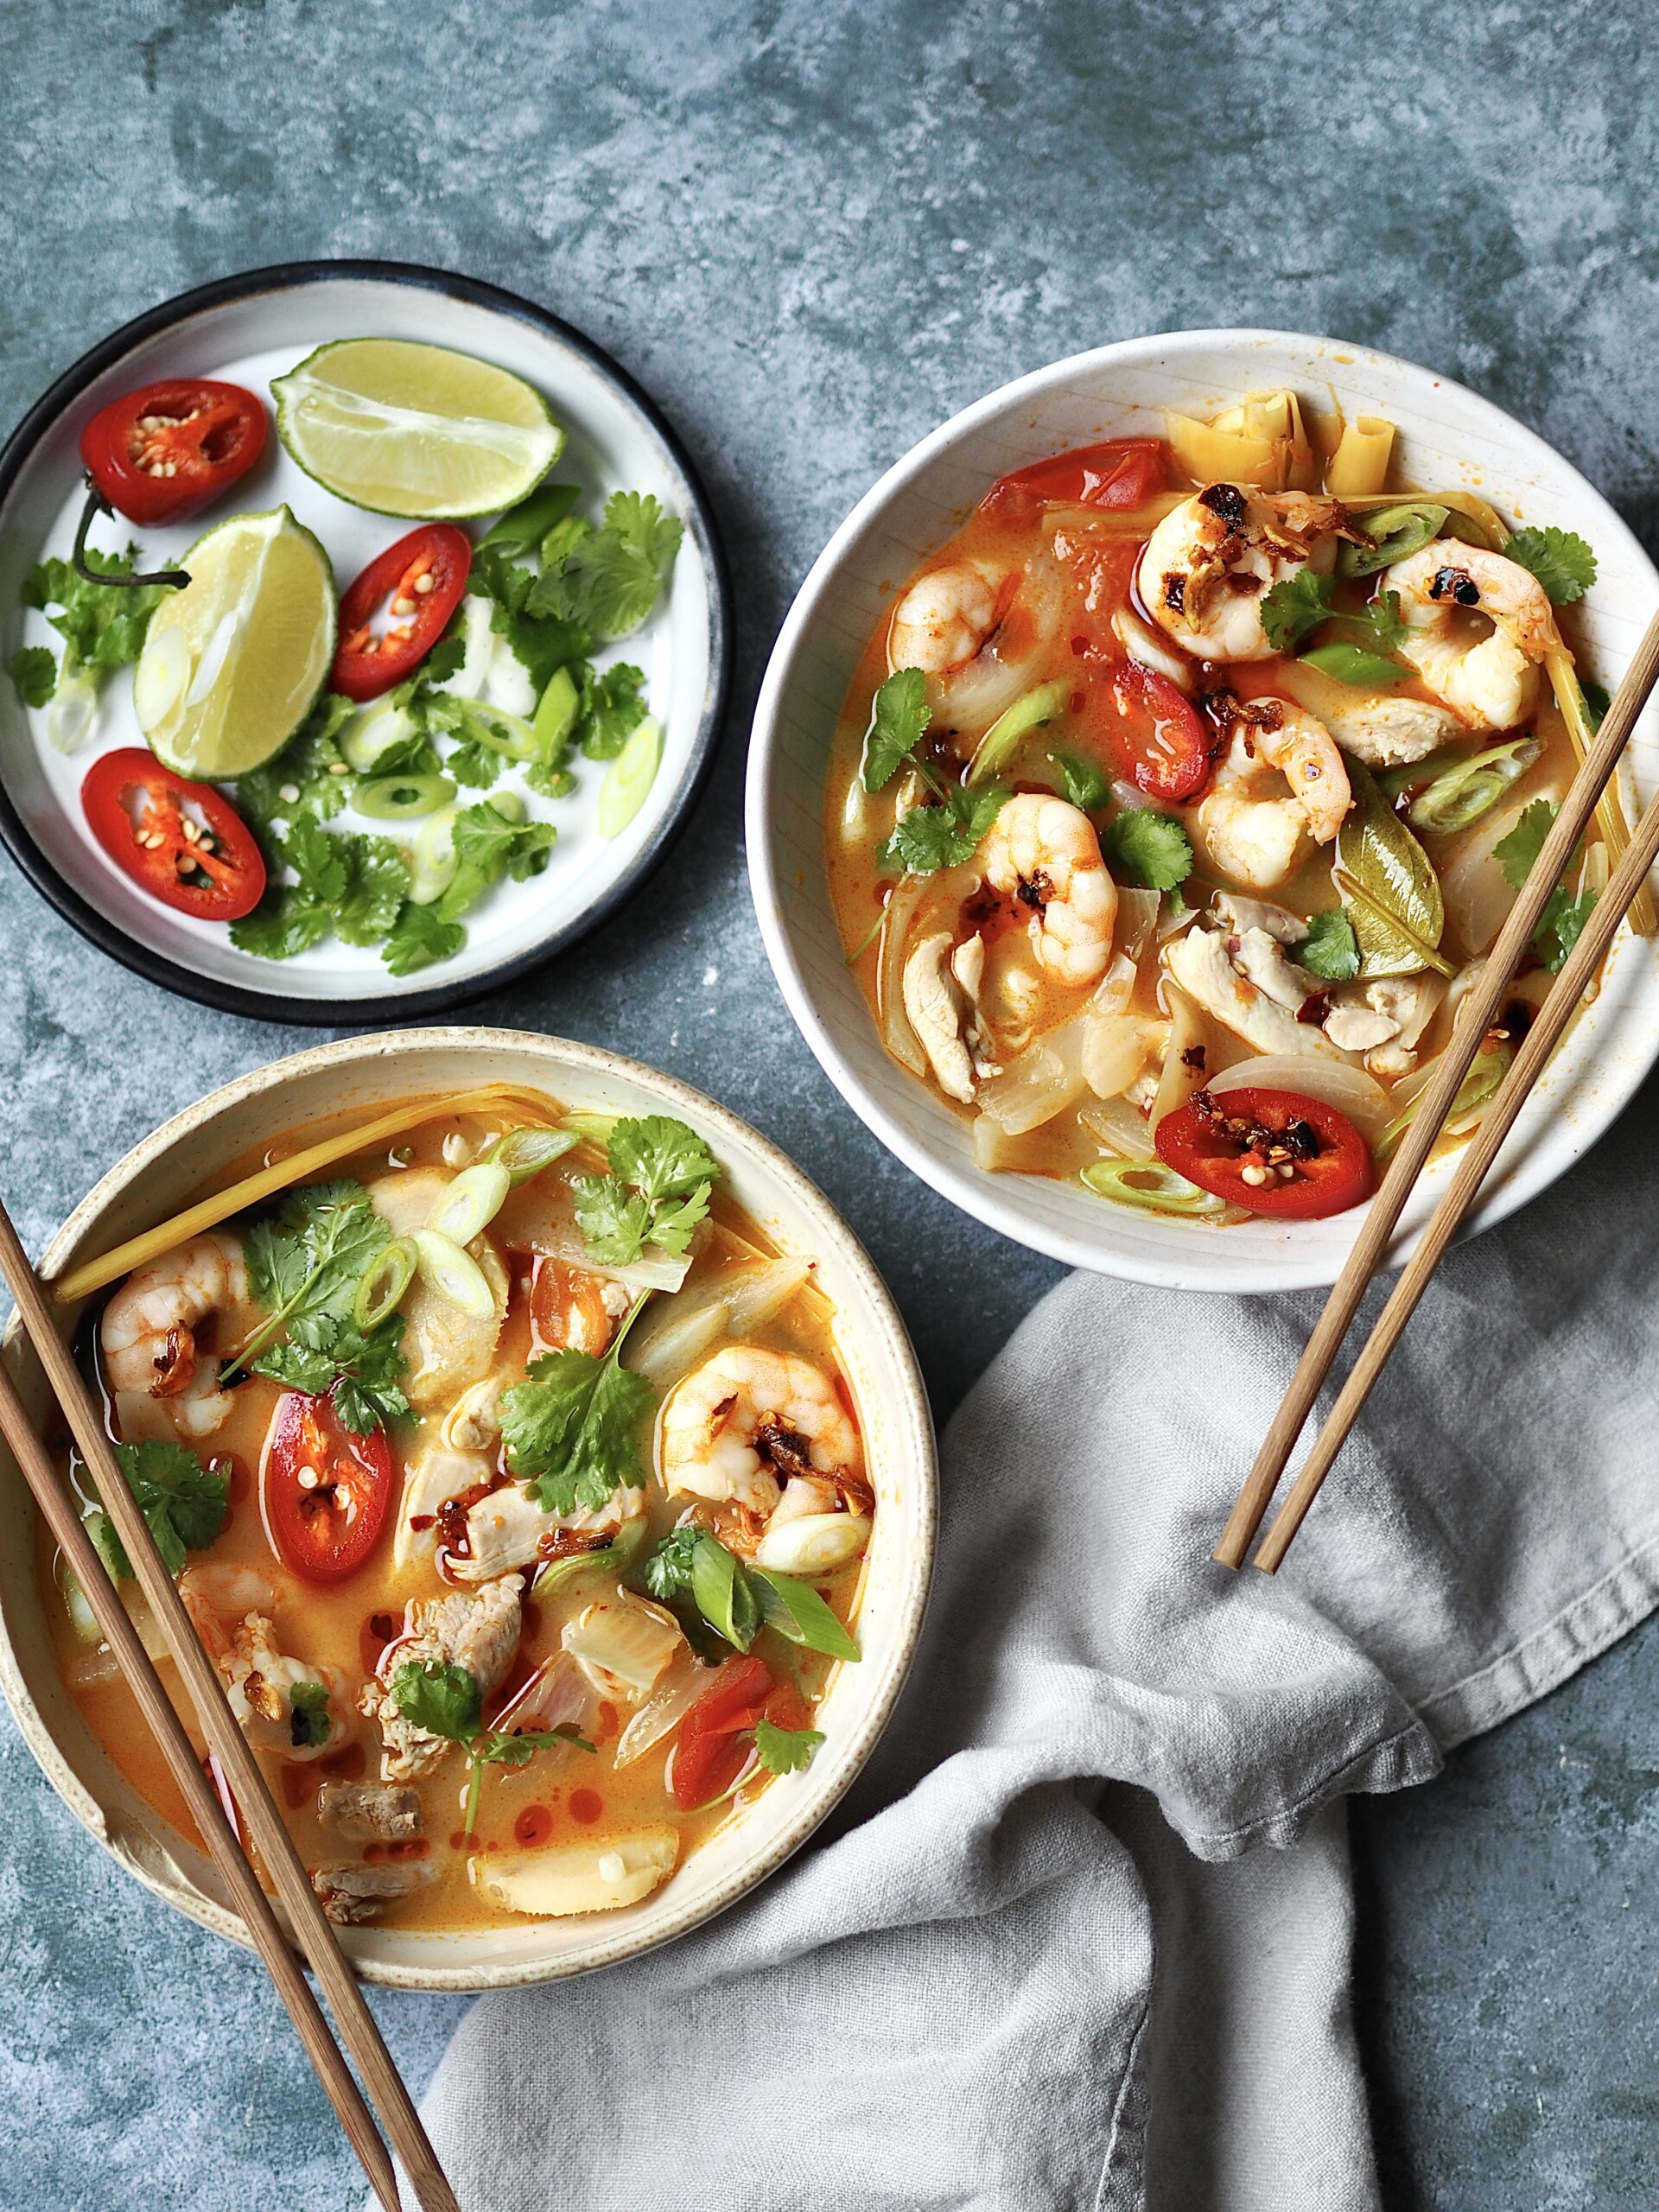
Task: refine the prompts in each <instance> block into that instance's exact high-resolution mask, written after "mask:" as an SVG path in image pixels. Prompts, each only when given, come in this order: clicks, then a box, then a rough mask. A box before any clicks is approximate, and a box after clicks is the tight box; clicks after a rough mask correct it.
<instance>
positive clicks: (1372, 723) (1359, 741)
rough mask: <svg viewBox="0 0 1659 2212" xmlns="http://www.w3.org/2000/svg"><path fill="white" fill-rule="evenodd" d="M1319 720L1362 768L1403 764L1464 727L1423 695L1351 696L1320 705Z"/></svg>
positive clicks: (1432, 749) (1447, 742) (1436, 748)
mask: <svg viewBox="0 0 1659 2212" xmlns="http://www.w3.org/2000/svg"><path fill="white" fill-rule="evenodd" d="M1320 720H1321V721H1323V722H1324V723H1325V727H1326V728H1327V729H1328V730H1329V731H1330V733H1331V734H1332V737H1334V738H1335V739H1336V741H1337V743H1338V745H1339V746H1340V747H1342V749H1343V751H1344V753H1352V754H1353V756H1354V758H1355V760H1363V762H1364V763H1365V766H1367V767H1368V768H1408V767H1409V766H1411V765H1412V763H1413V762H1414V761H1416V760H1427V758H1428V756H1429V754H1430V753H1435V752H1438V751H1439V750H1440V747H1441V746H1443V745H1455V744H1456V743H1457V741H1458V740H1459V738H1460V737H1467V736H1468V735H1469V732H1468V731H1467V730H1466V729H1465V728H1464V726H1463V724H1462V723H1461V722H1460V721H1459V720H1458V718H1457V716H1456V715H1454V714H1451V713H1449V712H1448V711H1447V710H1446V708H1444V707H1433V706H1430V705H1429V703H1428V702H1427V700H1424V699H1389V698H1382V699H1356V700H1353V701H1343V702H1338V704H1337V705H1336V706H1334V707H1328V708H1325V709H1323V710H1322V711H1321V714H1320Z"/></svg>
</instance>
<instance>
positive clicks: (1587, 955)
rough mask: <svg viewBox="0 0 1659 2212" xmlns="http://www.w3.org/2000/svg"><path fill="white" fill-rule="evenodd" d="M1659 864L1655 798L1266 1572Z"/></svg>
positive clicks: (1424, 1247) (1271, 1549) (1386, 1320)
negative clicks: (1642, 890)
mask: <svg viewBox="0 0 1659 2212" xmlns="http://www.w3.org/2000/svg"><path fill="white" fill-rule="evenodd" d="M1656 858H1659V798H1656V799H1655V801H1654V803H1653V804H1652V805H1651V806H1650V807H1649V809H1648V810H1647V812H1646V813H1645V814H1644V815H1643V817H1642V819H1641V820H1640V822H1638V823H1637V826H1636V829H1635V831H1634V833H1633V834H1632V836H1631V837H1630V842H1628V844H1627V845H1626V846H1625V848H1624V855H1623V857H1622V858H1621V860H1620V861H1619V864H1618V867H1617V868H1615V869H1614V871H1613V873H1612V874H1611V876H1610V877H1609V878H1608V880H1607V887H1606V889H1605V891H1604V892H1603V893H1602V894H1601V896H1600V898H1599V899H1597V901H1596V904H1595V906H1594V907H1593V908H1592V910H1591V916H1590V919H1589V920H1588V921H1587V922H1586V924H1585V925H1584V928H1583V930H1582V931H1581V932H1580V937H1579V941H1578V943H1577V944H1575V945H1574V946H1573V950H1572V951H1571V952H1570V953H1569V954H1568V955H1567V959H1566V960H1565V961H1564V962H1563V963H1562V966H1561V972H1560V975H1559V976H1557V977H1556V979H1555V982H1554V986H1553V988H1551V990H1550V993H1549V995H1548V998H1547V999H1546V1000H1545V1001H1544V1003H1543V1006H1542V1007H1541V1009H1540V1010H1539V1014H1538V1016H1537V1019H1536V1020H1535V1021H1534V1023H1533V1025H1532V1027H1531V1028H1530V1029H1529V1031H1528V1032H1527V1034H1526V1037H1525V1039H1523V1041H1522V1046H1521V1050H1520V1051H1519V1052H1517V1053H1516V1057H1515V1060H1514V1063H1513V1065H1511V1067H1510V1071H1509V1073H1508V1074H1507V1075H1506V1076H1505V1077H1504V1078H1503V1083H1502V1084H1501V1085H1500V1086H1499V1088H1498V1091H1497V1096H1496V1097H1495V1098H1494V1099H1493V1100H1492V1103H1491V1105H1490V1106H1489V1107H1487V1109H1486V1110H1485V1112H1484V1114H1483V1115H1482V1116H1481V1121H1480V1126H1479V1128H1478V1129H1477V1130H1476V1132H1475V1134H1474V1135H1473V1136H1471V1139H1470V1140H1469V1142H1468V1144H1467V1145H1466V1146H1465V1147H1464V1151H1463V1156H1462V1158H1461V1159H1460V1160H1459V1162H1458V1171H1457V1173H1456V1174H1455V1175H1454V1176H1453V1177H1452V1182H1451V1185H1450V1187H1449V1188H1448V1189H1447V1191H1446V1195H1445V1197H1444V1198H1442V1199H1441V1200H1440V1204H1439V1205H1438V1206H1436V1207H1435V1209H1434V1212H1433V1218H1432V1219H1431V1220H1430V1222H1429V1224H1428V1227H1427V1229H1426V1230H1424V1232H1423V1236H1422V1241H1421V1243H1419V1245H1418V1247H1417V1249H1416V1250H1415V1251H1414V1253H1413V1254H1412V1255H1411V1261H1410V1264H1409V1265H1408V1267H1406V1268H1404V1269H1403V1271H1402V1274H1401V1276H1400V1280H1399V1281H1398V1282H1397V1283H1395V1287H1394V1289H1393V1290H1392V1292H1391V1293H1390V1294H1389V1300H1388V1303H1387V1304H1386V1305H1385V1306H1383V1311H1382V1313H1380V1314H1379V1315H1378V1316H1377V1319H1376V1327H1375V1328H1374V1329H1373V1330H1372V1331H1371V1333H1370V1336H1369V1337H1368V1338H1367V1339H1366V1341H1365V1345H1364V1348H1363V1351H1361V1353H1360V1355H1359V1357H1358V1358H1357V1360H1356V1361H1355V1362H1354V1365H1353V1368H1352V1370H1351V1373H1350V1374H1349V1376H1348V1378H1347V1380H1346V1381H1345V1382H1344V1384H1343V1386H1342V1389H1341V1390H1340V1392H1339V1393H1338V1397H1337V1402H1336V1404H1335V1405H1334V1406H1333V1407H1332V1409H1331V1413H1330V1416H1329V1418H1328V1419H1327V1420H1326V1421H1325V1426H1324V1427H1323V1428H1322V1429H1321V1430H1320V1431H1319V1435H1318V1437H1317V1438H1316V1439H1315V1440H1314V1444H1313V1450H1312V1451H1311V1452H1309V1453H1308V1456H1307V1458H1306V1461H1305V1462H1304V1463H1303V1465H1302V1466H1301V1467H1300V1469H1299V1470H1298V1471H1297V1476H1296V1479H1295V1481H1294V1483H1293V1484H1291V1486H1290V1490H1289V1492H1288V1493H1287V1497H1286V1498H1285V1502H1284V1503H1283V1505H1282V1506H1281V1508H1280V1510H1279V1511H1278V1513H1277V1515H1276V1516H1274V1522H1273V1525H1272V1527H1271V1528H1270V1529H1268V1533H1267V1535H1266V1536H1265V1537H1264V1538H1263V1540H1262V1548H1261V1550H1260V1551H1259V1552H1258V1553H1257V1554H1256V1555H1255V1564H1256V1566H1257V1567H1261V1568H1262V1571H1263V1572H1264V1573H1268V1574H1271V1573H1274V1570H1275V1569H1276V1568H1277V1567H1278V1565H1279V1562H1280V1561H1281V1560H1282V1559H1283V1558H1284V1555H1285V1554H1286V1553H1287V1551H1288V1550H1289V1548H1290V1545H1291V1541H1292V1539H1293V1538H1294V1535H1295V1534H1296V1531H1297V1530H1298V1529H1300V1527H1301V1525H1302V1520H1303V1516H1305V1515H1306V1511H1307V1509H1308V1507H1309V1506H1310V1505H1312V1503H1313V1500H1314V1498H1315V1497H1317V1496H1318V1495H1319V1484H1321V1483H1322V1482H1323V1481H1324V1480H1325V1476H1326V1475H1327V1474H1328V1473H1329V1472H1330V1470H1331V1465H1332V1461H1333V1460H1334V1459H1335V1458H1336V1456H1337V1454H1338V1452H1340V1451H1341V1449H1342V1447H1343V1445H1344V1443H1345V1442H1346V1440H1347V1436H1348V1432H1349V1430H1350V1429H1351V1427H1353V1425H1354V1422H1355V1421H1356V1420H1357V1417H1358V1414H1359V1410H1360V1408H1361V1407H1362V1406H1363V1404H1364V1402H1365V1401H1366V1399H1367V1398H1368V1397H1369V1396H1370V1392H1371V1388H1372V1385H1373V1384H1374V1383H1376V1378H1377V1376H1379V1375H1380V1374H1381V1373H1382V1371H1383V1363H1384V1362H1385V1361H1386V1360H1387V1358H1388V1357H1389V1353H1390V1352H1391V1351H1393V1350H1394V1347H1395V1344H1397V1343H1398V1342H1399V1340H1400V1336H1401V1332H1402V1331H1403V1329H1404V1328H1405V1325H1406V1324H1407V1322H1408V1320H1409V1319H1411V1316H1412V1313H1413V1312H1414V1309H1415V1307H1416V1305H1417V1301H1418V1300H1419V1299H1420V1298H1421V1296H1422V1294H1423V1292H1424V1291H1425V1289H1426V1288H1427V1285H1428V1279H1429V1277H1430V1275H1432V1274H1433V1272H1434V1269H1435V1267H1436V1266H1437V1264H1438V1263H1439V1262H1440V1255H1442V1253H1444V1251H1445V1250H1446V1246H1447V1245H1448V1244H1450V1243H1451V1242H1452V1238H1453V1237H1454V1236H1456V1235H1457V1233H1458V1228H1459V1224H1460V1223H1461V1221H1462V1220H1463V1217H1464V1216H1465V1213H1466V1212H1467V1211H1468V1210H1469V1208H1470V1206H1471V1205H1472V1203H1473V1201H1474V1198H1475V1195H1476V1193H1477V1192H1478V1190H1479V1189H1480V1185H1481V1183H1482V1181H1483V1179H1484V1177H1485V1174H1486V1172H1487V1170H1488V1169H1489V1168H1490V1167H1491V1164H1492V1162H1493V1160H1495V1159H1496V1158H1497V1153H1498V1147H1500V1146H1501V1145H1502V1143H1503V1140H1504V1138H1505V1137H1506V1136H1507V1135H1509V1133H1510V1128H1512V1127H1513V1126H1514V1122H1515V1118H1516V1115H1517V1114H1519V1112H1520V1111H1521V1109H1522V1107H1523V1106H1524V1105H1525V1104H1526V1103H1527V1098H1528V1096H1529V1093H1530V1091H1531V1090H1532V1086H1533V1084H1535V1082H1536V1081H1537V1079H1538V1077H1539V1076H1540V1075H1541V1073H1542V1072H1543V1070H1544V1067H1545V1065H1546V1064H1547V1063H1548V1059H1549V1056H1550V1054H1551V1053H1552V1052H1554V1049H1555V1046H1556V1045H1557V1044H1558V1043H1559V1042H1560V1037H1561V1034H1562V1032H1563V1031H1564V1030H1565V1029H1566V1027H1567V1023H1568V1022H1569V1021H1571V1020H1572V1019H1573V1013H1574V1011H1575V1010H1576V1008H1577V1007H1578V1004H1579V1001H1580V999H1581V998H1582V997H1583V995H1584V993H1585V992H1586V990H1587V989H1588V988H1589V986H1590V985H1591V983H1592V982H1594V980H1595V976H1596V971H1597V970H1598V969H1599V967H1600V965H1601V963H1602V962H1603V961H1604V960H1605V958H1606V957H1607V950H1608V947H1609V946H1610V945H1611V944H1612V941H1613V938H1614V935H1615V933H1616V932H1617V931H1618V926H1619V924H1620V922H1621V921H1622V920H1623V919H1624V915H1625V913H1626V912H1627V910H1628V909H1629V908H1630V906H1632V905H1633V904H1634V902H1635V899H1636V894H1637V892H1638V891H1640V890H1641V888H1642V887H1643V884H1644V883H1645V882H1646V881H1647V877H1648V871H1649V868H1651V867H1652V866H1653V863H1654V861H1655V860H1656Z"/></svg>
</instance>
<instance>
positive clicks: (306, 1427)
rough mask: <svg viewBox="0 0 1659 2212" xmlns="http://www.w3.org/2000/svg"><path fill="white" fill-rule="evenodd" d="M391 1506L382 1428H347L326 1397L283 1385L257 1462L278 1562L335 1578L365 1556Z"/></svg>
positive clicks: (312, 1577) (308, 1577)
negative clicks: (358, 1431) (359, 1432)
mask: <svg viewBox="0 0 1659 2212" xmlns="http://www.w3.org/2000/svg"><path fill="white" fill-rule="evenodd" d="M259 1510H260V1513H261V1515H262V1516H263V1517H264V1524H265V1535H267V1537H268V1538H269V1539H270V1548H271V1549H272V1550H273V1551H274V1552H275V1553H276V1554H277V1557H278V1558H279V1559H280V1560H282V1561H283V1565H284V1566H286V1567H291V1568H292V1569H293V1571H294V1572H295V1573H296V1574H297V1575H299V1576H300V1578H301V1579H302V1580H303V1581H306V1582H314V1583H330V1582H343V1581H344V1580H346V1576H347V1575H349V1574H355V1573H357V1571H358V1569H359V1567H362V1566H364V1565H365V1563H366V1561H367V1560H368V1558H369V1555H370V1554H371V1553H372V1551H373V1549H374V1548H375V1546H376V1544H377V1543H378V1541H380V1534H381V1531H382V1530H383V1529H385V1525H386V1516H387V1514H388V1513H389V1512H390V1510H391V1445H390V1444H389V1443H388V1442H387V1441H386V1433H385V1430H384V1429H381V1428H377V1429H374V1430H373V1431H372V1432H371V1433H370V1434H369V1435H367V1436H354V1435H353V1433H352V1432H351V1430H350V1429H349V1428H347V1427H346V1424H345V1422H344V1421H341V1420H340V1415H339V1414H338V1413H337V1412H336V1410H335V1408H334V1400H333V1398H332V1397H326V1398H313V1397H311V1396H309V1395H308V1394H307V1393H306V1392H305V1391H303V1390H284V1391H283V1395H282V1396H281V1397H280V1398H279V1399H278V1400H277V1411H276V1413H275V1414H273V1415H272V1417H271V1423H270V1433H269V1434H268V1435H267V1437H266V1438H265V1452H264V1459H263V1460H262V1461H261V1462H260V1466H259Z"/></svg>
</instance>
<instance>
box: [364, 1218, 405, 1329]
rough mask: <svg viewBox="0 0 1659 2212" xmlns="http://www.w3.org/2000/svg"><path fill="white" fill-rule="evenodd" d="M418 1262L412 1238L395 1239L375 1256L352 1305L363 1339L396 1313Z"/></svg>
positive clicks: (398, 1237) (400, 1237)
mask: <svg viewBox="0 0 1659 2212" xmlns="http://www.w3.org/2000/svg"><path fill="white" fill-rule="evenodd" d="M419 1258H420V1255H419V1254H418V1253H417V1252H416V1249H415V1240H414V1238H413V1237H412V1236H397V1237H394V1238H393V1240H392V1242H391V1243H390V1244H386V1245H383V1246H382V1248H381V1249H380V1250H379V1251H378V1252H377V1253H376V1254H375V1255H374V1258H373V1260H372V1262H370V1264H369V1268H368V1272H367V1273H366V1274H365V1275H364V1277H363V1280H362V1281H361V1282H359V1284H358V1286H357V1296H356V1298H355V1299H354V1300H353V1302H352V1319H353V1322H354V1323H355V1324H356V1325H357V1327H358V1328H359V1330H360V1331H361V1332H362V1333H363V1335H364V1336H365V1337H366V1336H367V1335H368V1333H369V1332H370V1330H371V1329H378V1327H379V1325H380V1324H381V1323H382V1322H383V1321H384V1320H385V1319H386V1318H387V1317H388V1315H390V1314H392V1313H396V1312H397V1308H398V1306H400V1305H401V1304H402V1302H403V1296H404V1292H405V1291H406V1290H407V1289H408V1288H409V1286H410V1283H412V1282H413V1281H414V1280H415V1269H416V1263H417V1262H418V1261H419Z"/></svg>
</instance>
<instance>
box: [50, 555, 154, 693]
mask: <svg viewBox="0 0 1659 2212" xmlns="http://www.w3.org/2000/svg"><path fill="white" fill-rule="evenodd" d="M135 559H136V549H135V548H134V547H132V546H130V545H129V546H128V548H127V550H126V551H125V552H124V553H99V552H95V551H94V550H92V547H90V546H89V547H88V548H87V549H86V565H87V567H88V568H89V569H94V570H96V571H97V573H98V574H99V575H105V576H130V575H131V574H132V572H133V567H134V563H135ZM171 589H172V586H171V585H168V584H141V585H131V584H97V583H88V582H87V581H86V577H85V576H83V575H78V574H77V572H76V571H75V570H74V569H73V568H72V567H71V566H70V564H69V563H68V562H67V561H55V560H54V561H42V562H41V563H39V565H38V566H37V567H35V568H34V569H30V571H29V575H27V577H26V578H25V579H24V581H23V588H22V601H23V605H24V606H25V607H42V608H45V607H58V608H60V609H61V612H60V613H56V614H51V613H48V615H47V618H46V619H47V620H48V622H49V623H50V624H51V625H52V627H53V628H54V630H56V631H57V632H59V634H60V636H62V637H65V638H67V639H68V640H69V648H70V651H71V652H73V655H74V657H75V659H76V661H77V662H78V663H79V665H80V666H82V667H84V668H94V669H111V668H120V667H121V666H122V665H123V664H124V663H125V662H127V661H130V660H137V658H138V656H139V654H140V652H142V651H143V643H144V633H145V632H146V631H147V630H148V629H149V618H150V616H151V615H152V614H153V613H155V612H156V608H157V607H159V606H160V605H161V603H162V601H163V600H164V599H165V598H166V597H167V595H168V592H169V591H170V590H171Z"/></svg>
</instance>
